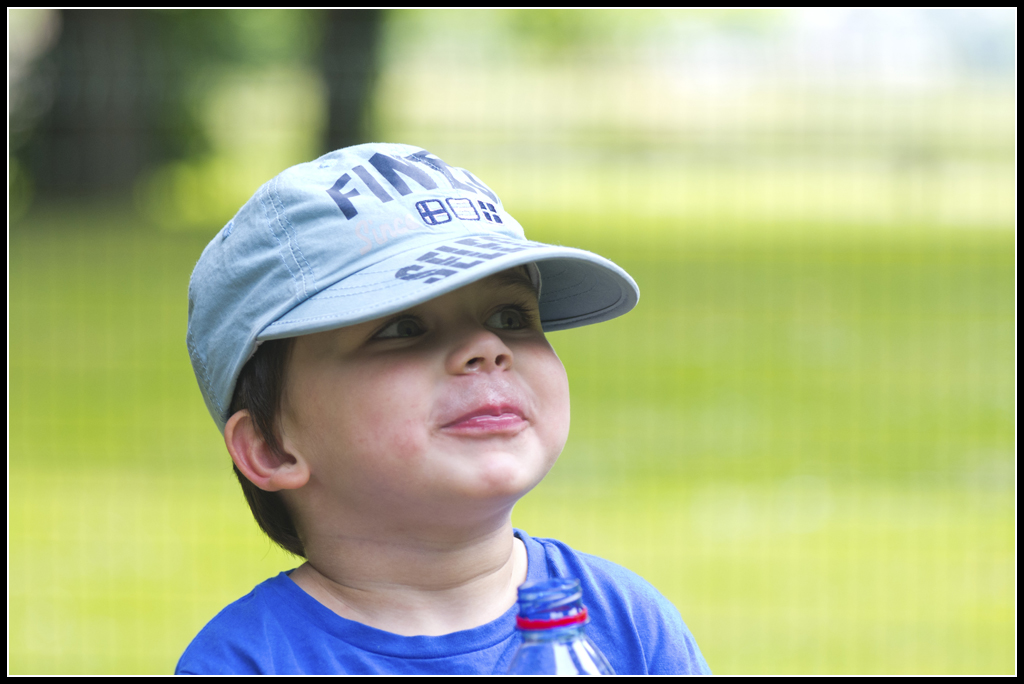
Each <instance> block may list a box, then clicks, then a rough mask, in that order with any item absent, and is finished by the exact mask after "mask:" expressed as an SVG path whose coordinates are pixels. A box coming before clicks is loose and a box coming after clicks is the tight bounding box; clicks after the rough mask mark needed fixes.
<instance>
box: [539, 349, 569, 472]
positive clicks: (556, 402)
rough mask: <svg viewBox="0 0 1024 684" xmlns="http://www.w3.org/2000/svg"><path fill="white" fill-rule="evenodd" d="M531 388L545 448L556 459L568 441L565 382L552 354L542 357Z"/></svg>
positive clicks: (562, 367) (564, 377)
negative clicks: (536, 405) (535, 392)
mask: <svg viewBox="0 0 1024 684" xmlns="http://www.w3.org/2000/svg"><path fill="white" fill-rule="evenodd" d="M538 369H539V371H540V372H539V373H538V374H537V381H536V383H535V387H536V388H537V393H538V397H539V401H538V404H539V406H540V411H541V412H542V414H541V415H542V416H543V420H542V421H541V425H542V435H543V437H544V441H545V443H546V445H548V446H549V448H550V449H551V450H552V451H553V452H554V454H553V456H552V460H554V458H557V457H558V454H560V453H561V452H562V447H564V446H565V442H566V440H567V439H568V438H569V379H568V376H567V375H566V373H565V367H564V366H563V365H562V362H561V361H560V360H559V358H558V357H557V356H556V355H555V353H554V351H553V350H552V351H550V352H549V354H545V355H543V357H542V363H539V364H538Z"/></svg>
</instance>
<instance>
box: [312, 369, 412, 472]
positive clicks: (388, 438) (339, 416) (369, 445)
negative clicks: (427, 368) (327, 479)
mask: <svg viewBox="0 0 1024 684" xmlns="http://www.w3.org/2000/svg"><path fill="white" fill-rule="evenodd" d="M401 371H402V368H401V367H398V368H388V369H383V370H382V369H377V370H376V371H374V370H373V369H365V370H364V371H357V372H352V373H345V374H339V377H330V376H324V377H321V378H319V379H318V381H317V382H316V383H315V389H314V391H313V392H311V393H310V394H309V395H308V396H307V399H308V401H307V402H306V404H307V406H308V407H309V413H308V414H307V415H309V416H310V417H311V418H312V420H311V421H310V423H309V425H308V427H309V431H310V432H311V433H314V434H319V435H322V438H321V439H318V440H317V452H318V453H320V454H322V456H323V457H326V458H329V459H331V460H333V461H347V462H348V463H349V464H350V466H354V467H361V466H360V464H363V465H366V466H369V467H371V468H374V467H384V463H385V462H386V461H387V460H388V459H391V458H393V459H399V460H409V459H413V458H415V457H416V456H417V455H418V454H420V453H421V452H422V451H423V450H424V448H425V445H426V438H427V434H426V431H425V430H424V426H425V425H426V421H425V419H424V413H425V412H424V406H423V399H422V397H424V396H428V393H427V392H426V391H425V389H424V388H422V387H418V386H415V385H416V383H415V382H413V380H414V379H413V378H409V377H407V374H403V373H402V372H401ZM341 376H343V377H341Z"/></svg>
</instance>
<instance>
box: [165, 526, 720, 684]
mask: <svg viewBox="0 0 1024 684" xmlns="http://www.w3.org/2000/svg"><path fill="white" fill-rule="evenodd" d="M516 536H517V537H519V538H520V539H521V540H522V541H523V543H524V544H525V545H526V553H527V561H528V564H529V565H528V569H527V581H528V582H534V581H538V580H543V579H548V578H551V577H577V578H579V580H580V583H581V585H582V587H583V603H584V605H586V606H587V613H588V614H589V616H590V624H588V625H587V628H586V633H587V636H589V637H590V639H591V640H592V641H593V642H594V643H595V645H596V646H597V647H598V648H599V649H600V650H601V652H603V653H604V655H605V657H607V658H608V662H609V663H611V666H612V668H613V669H614V670H615V672H616V673H617V674H711V670H710V668H708V664H707V663H706V662H705V661H704V656H702V655H701V653H700V649H699V648H697V642H696V641H695V640H694V638H693V635H692V634H690V630H689V629H687V627H686V625H685V624H684V623H683V619H682V617H680V615H679V611H677V610H676V608H675V606H673V605H672V604H671V603H670V602H669V601H668V599H666V598H665V597H664V596H662V595H661V594H660V593H658V591H657V590H656V589H655V588H654V587H652V586H651V585H650V584H648V583H647V582H646V581H644V580H643V579H642V578H641V577H640V576H639V575H637V574H635V573H633V572H630V571H629V570H626V569H625V568H623V567H620V566H618V565H616V564H614V563H611V562H609V561H606V560H604V559H601V558H598V557H596V556H591V555H589V554H586V553H579V552H577V551H573V550H572V549H571V548H569V547H568V546H566V545H565V544H563V543H561V542H559V541H555V540H553V539H533V538H531V537H529V536H528V535H526V534H525V533H524V532H521V531H519V530H516ZM516 612H517V611H516V606H512V608H510V609H509V610H508V611H507V612H506V613H505V614H504V615H502V616H501V617H500V618H498V619H497V620H494V621H493V622H490V623H488V624H486V625H482V626H480V627H476V628H474V629H467V630H464V631H462V632H454V633H452V634H445V635H442V636H401V635H398V634H392V633H390V632H384V631H382V630H379V629H375V628H373V627H368V626H366V625H364V624H361V623H359V622H354V621H352V620H347V619H345V618H343V617H341V616H339V615H337V614H336V613H334V612H333V611H331V610H330V609H329V608H327V607H326V606H324V605H323V604H321V603H320V602H319V601H317V600H316V599H314V598H313V597H312V596H310V595H309V594H307V593H306V592H305V591H303V590H302V589H301V588H300V587H299V586H298V585H297V584H295V582H293V581H292V580H291V578H289V577H288V573H285V572H282V573H281V574H279V575H278V576H277V577H273V578H271V579H268V580H267V581H265V582H263V583H261V584H259V585H258V586H257V587H256V588H255V589H253V590H252V591H251V592H249V593H248V594H247V595H246V596H243V597H242V598H240V599H239V600H237V601H235V602H234V603H232V604H231V605H229V606H228V607H227V608H225V609H224V610H222V611H221V612H220V613H218V614H217V616H216V617H214V618H213V619H212V620H210V622H209V624H207V625H206V627H204V628H203V629H202V631H200V632H199V634H198V635H197V636H196V638H195V639H193V640H192V643H191V644H189V646H188V648H186V649H185V653H184V654H183V655H182V656H181V660H179V661H178V667H177V668H176V669H175V674H492V673H503V672H505V671H506V670H507V669H508V665H509V663H510V662H511V660H512V656H513V654H515V651H516V648H518V646H519V644H520V641H521V639H520V637H519V635H518V633H517V632H516V627H515V618H516Z"/></svg>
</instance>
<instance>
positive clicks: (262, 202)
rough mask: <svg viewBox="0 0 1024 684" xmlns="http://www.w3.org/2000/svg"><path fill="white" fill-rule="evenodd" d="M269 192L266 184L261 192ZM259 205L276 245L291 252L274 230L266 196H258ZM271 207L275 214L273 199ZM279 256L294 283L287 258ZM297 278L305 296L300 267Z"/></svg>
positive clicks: (304, 285) (293, 275)
mask: <svg viewBox="0 0 1024 684" xmlns="http://www.w3.org/2000/svg"><path fill="white" fill-rule="evenodd" d="M275 180H276V179H275ZM269 193H270V187H269V185H268V186H267V189H266V191H265V193H263V195H266V194H269ZM260 207H262V208H263V213H264V215H265V216H266V217H267V228H268V229H269V230H270V234H271V235H273V236H274V240H275V241H276V242H277V246H278V247H279V248H280V249H281V251H282V252H283V251H284V250H285V249H287V250H288V252H289V253H291V249H290V248H287V247H285V245H284V244H283V243H282V242H281V237H280V236H279V235H278V234H277V231H275V230H274V222H275V220H276V217H272V216H271V213H270V211H269V210H268V208H267V203H266V197H265V196H261V197H260ZM271 208H272V209H274V214H275V215H276V213H277V209H276V207H273V200H271ZM280 258H281V261H282V262H283V263H284V268H285V270H286V271H288V275H289V276H290V277H291V279H292V282H293V283H294V282H295V280H296V278H295V273H293V272H292V268H291V266H289V265H288V259H286V258H285V257H284V255H283V254H281V255H280ZM292 258H293V259H294V258H295V254H293V253H292ZM295 265H296V266H298V262H296V264H295ZM298 279H299V280H300V281H301V283H302V295H303V297H304V298H305V296H306V279H305V277H304V276H303V275H302V272H301V269H300V272H299V278H298Z"/></svg>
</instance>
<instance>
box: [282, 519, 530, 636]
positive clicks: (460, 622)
mask: <svg viewBox="0 0 1024 684" xmlns="http://www.w3.org/2000/svg"><path fill="white" fill-rule="evenodd" d="M303 541H304V542H307V540H305V539H304V540H303ZM309 541H310V542H312V543H308V542H307V545H306V548H307V550H311V549H316V551H310V553H309V560H308V562H307V563H305V564H304V565H302V566H301V567H299V568H297V569H296V570H295V571H294V572H292V574H291V578H292V580H293V581H294V582H295V583H296V584H298V585H299V587H301V588H302V589H303V590H304V591H306V593H308V594H310V595H311V596H312V597H313V598H315V599H317V600H318V601H320V603H322V604H323V605H325V606H326V607H328V608H330V609H331V610H333V611H334V612H335V613H337V614H338V615H340V616H342V617H344V618H348V619H350V620H354V621H356V622H361V623H363V624H366V625H369V626H371V627H376V628H377V629H382V630H384V631H387V632H392V633H395V634H402V635H406V636H413V635H430V636H436V635H440V634H449V633H451V632H457V631H461V630H465V629H472V628H474V627H479V626H480V625H483V624H486V623H488V622H491V621H493V620H495V619H497V618H498V617H500V616H501V615H503V614H504V613H505V612H506V611H507V610H508V609H509V608H511V607H512V605H513V604H515V602H516V590H517V588H518V587H519V585H520V584H522V583H523V582H525V581H526V569H527V567H526V566H527V563H526V548H525V546H523V543H522V542H521V541H519V540H518V539H515V537H514V535H513V532H512V522H511V519H510V518H509V517H508V516H507V515H506V516H504V519H503V520H502V521H500V522H498V523H497V524H494V525H490V526H485V527H482V528H475V529H469V530H460V531H458V532H453V531H452V530H451V529H450V528H449V529H446V530H444V532H443V533H437V534H431V533H430V532H429V531H426V530H422V529H420V530H416V531H415V532H404V533H403V532H396V533H394V534H392V535H387V536H386V537H379V536H374V537H357V536H350V535H340V536H339V535H337V534H333V535H331V537H330V539H329V540H309ZM318 541H321V542H329V543H317V542H318Z"/></svg>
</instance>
